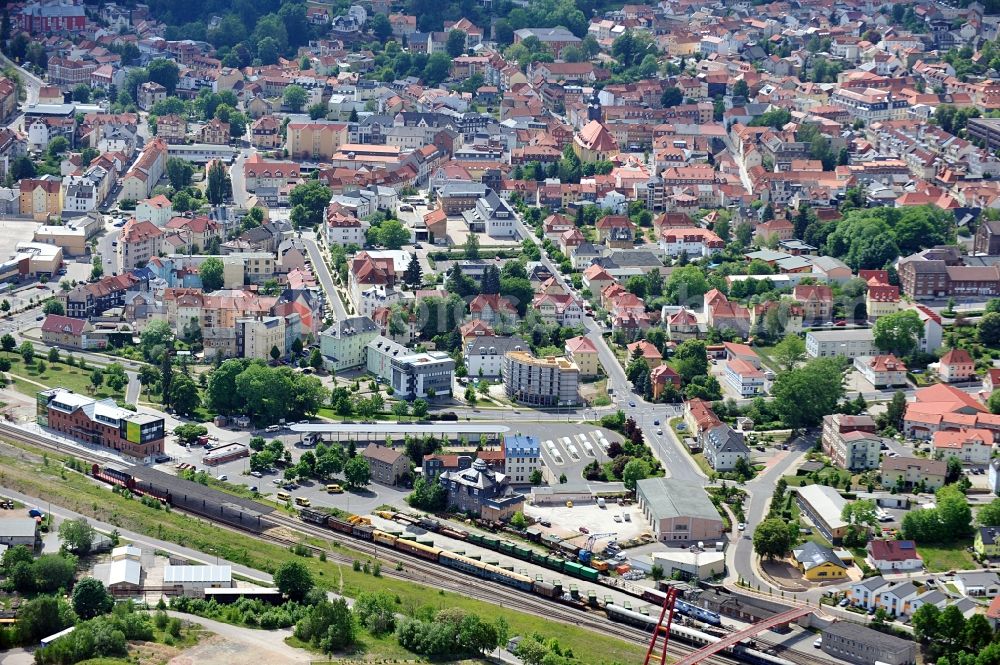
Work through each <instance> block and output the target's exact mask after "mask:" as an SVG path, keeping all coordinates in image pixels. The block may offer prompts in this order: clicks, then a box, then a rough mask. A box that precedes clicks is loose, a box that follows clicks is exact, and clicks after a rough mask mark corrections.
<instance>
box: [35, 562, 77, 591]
mask: <svg viewBox="0 0 1000 665" xmlns="http://www.w3.org/2000/svg"><path fill="white" fill-rule="evenodd" d="M33 568H34V571H33V572H34V575H35V589H37V590H38V591H41V592H43V593H53V592H55V591H58V590H60V589H68V588H69V586H70V584H72V582H73V576H74V575H75V574H76V557H75V556H71V555H63V554H43V555H42V556H40V557H38V558H37V559H35V564H34V566H33Z"/></svg>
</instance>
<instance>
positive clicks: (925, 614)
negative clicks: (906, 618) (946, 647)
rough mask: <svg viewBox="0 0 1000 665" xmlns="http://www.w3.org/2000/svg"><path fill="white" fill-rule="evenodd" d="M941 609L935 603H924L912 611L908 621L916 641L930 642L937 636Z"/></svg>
mask: <svg viewBox="0 0 1000 665" xmlns="http://www.w3.org/2000/svg"><path fill="white" fill-rule="evenodd" d="M940 617H941V610H939V609H938V607H937V605H933V604H931V603H924V604H923V605H921V606H920V607H918V608H917V609H916V611H914V612H913V616H912V617H910V623H911V624H912V626H913V636H914V637H915V638H917V641H918V642H923V643H925V644H926V643H927V642H932V641H934V640H936V639H937V637H938V620H939V619H940Z"/></svg>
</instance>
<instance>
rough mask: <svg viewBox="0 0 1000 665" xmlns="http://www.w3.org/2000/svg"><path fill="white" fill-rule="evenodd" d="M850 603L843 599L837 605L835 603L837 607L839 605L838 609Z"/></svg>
mask: <svg viewBox="0 0 1000 665" xmlns="http://www.w3.org/2000/svg"><path fill="white" fill-rule="evenodd" d="M850 602H851V601H849V600H848V599H847V598H844V599H842V600H841V601H840V602H839V603H837V605H839V606H840V607H847V604H848V603H850Z"/></svg>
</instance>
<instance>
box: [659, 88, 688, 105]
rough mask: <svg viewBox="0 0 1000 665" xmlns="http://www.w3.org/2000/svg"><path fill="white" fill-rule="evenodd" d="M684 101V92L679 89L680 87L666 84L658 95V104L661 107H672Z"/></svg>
mask: <svg viewBox="0 0 1000 665" xmlns="http://www.w3.org/2000/svg"><path fill="white" fill-rule="evenodd" d="M683 101H684V93H682V92H681V91H680V88H678V87H676V86H672V85H670V86H667V87H665V88H664V89H663V94H662V95H660V105H661V106H663V108H672V107H674V106H678V105H679V104H681V103H682V102H683Z"/></svg>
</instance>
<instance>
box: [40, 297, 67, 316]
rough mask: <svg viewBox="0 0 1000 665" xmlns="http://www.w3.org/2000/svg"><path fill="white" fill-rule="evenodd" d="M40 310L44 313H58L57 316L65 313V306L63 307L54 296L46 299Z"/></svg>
mask: <svg viewBox="0 0 1000 665" xmlns="http://www.w3.org/2000/svg"><path fill="white" fill-rule="evenodd" d="M42 311H43V312H44V313H45V314H46V315H48V314H58V315H59V316H63V315H65V314H66V308H64V307H63V304H62V302H60V301H58V300H56V299H55V298H52V299H50V300H46V301H45V305H44V306H43V307H42Z"/></svg>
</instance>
